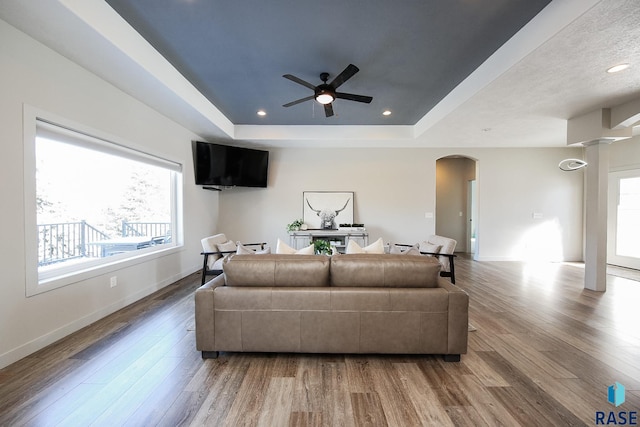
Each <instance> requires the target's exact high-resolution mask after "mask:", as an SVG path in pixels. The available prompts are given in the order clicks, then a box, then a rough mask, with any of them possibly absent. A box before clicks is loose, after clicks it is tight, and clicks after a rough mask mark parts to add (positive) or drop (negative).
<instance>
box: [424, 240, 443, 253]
mask: <svg viewBox="0 0 640 427" xmlns="http://www.w3.org/2000/svg"><path fill="white" fill-rule="evenodd" d="M440 249H442V245H436V244H435V243H429V242H422V243H420V252H433V253H435V254H438V253H440ZM431 256H433V255H431Z"/></svg>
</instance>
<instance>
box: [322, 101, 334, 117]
mask: <svg viewBox="0 0 640 427" xmlns="http://www.w3.org/2000/svg"><path fill="white" fill-rule="evenodd" d="M324 115H325V116H327V117H331V116H333V106H332V105H331V103H328V104H324Z"/></svg>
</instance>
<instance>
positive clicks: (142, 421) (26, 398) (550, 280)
mask: <svg viewBox="0 0 640 427" xmlns="http://www.w3.org/2000/svg"><path fill="white" fill-rule="evenodd" d="M456 263H457V265H456V270H457V274H456V276H457V283H458V285H459V286H460V287H462V288H463V289H465V290H466V291H467V292H468V293H469V295H470V298H471V303H470V321H471V324H472V325H473V326H474V327H475V328H476V331H475V332H470V334H469V353H468V354H466V355H463V356H462V361H461V362H460V363H446V362H444V361H443V360H442V359H441V357H436V356H379V355H306V354H305V355H297V354H238V353H223V354H221V356H220V357H219V358H218V359H216V360H202V359H201V357H200V353H199V352H197V351H196V350H195V343H194V331H193V330H194V321H193V307H194V302H193V292H194V290H195V289H196V288H197V287H198V284H199V281H200V279H199V276H198V275H197V274H194V275H191V276H189V277H187V278H185V279H183V280H181V281H179V282H177V283H176V284H174V285H172V286H169V287H167V288H165V289H163V290H161V291H159V292H157V293H155V294H153V295H151V296H149V297H147V298H145V299H144V300H142V301H140V302H138V303H135V304H133V305H131V306H129V307H127V308H125V309H123V310H120V311H119V312H117V313H114V314H113V315H111V316H109V317H107V318H105V319H103V320H101V321H99V322H97V323H95V324H93V325H91V326H89V327H87V328H85V329H83V330H81V331H79V332H77V333H75V334H73V335H71V336H69V337H67V338H65V339H63V340H61V341H59V342H57V343H55V344H53V345H51V346H49V347H47V348H46V349H43V350H42V351H39V352H37V353H35V354H33V355H31V356H29V357H27V358H25V359H23V360H21V361H19V362H17V363H15V364H13V365H11V366H9V367H7V368H5V369H3V370H0V426H17V425H29V426H41V425H42V426H44V425H67V426H88V425H97V426H101V425H104V426H153V425H162V426H177V425H207V426H218V425H228V426H237V425H261V426H308V425H309V426H365V425H367V426H385V425H390V426H418V425H432V426H451V425H457V426H483V425H487V426H496V425H504V426H518V425H522V426H538V425H539V426H555V425H594V424H595V418H594V417H595V412H596V411H606V412H608V411H610V410H615V411H616V412H617V411H639V410H640V282H636V281H632V280H627V279H623V278H618V277H614V276H608V291H607V292H606V293H595V292H590V291H585V290H583V288H582V282H583V275H584V269H583V266H582V265H580V264H537V265H534V264H523V263H517V262H474V261H471V260H469V259H468V258H466V257H464V256H463V257H460V258H459V259H458V260H457V261H456ZM615 381H617V382H620V383H622V384H623V385H624V386H625V387H626V391H627V392H626V402H625V403H624V404H623V405H622V406H620V407H618V408H614V407H613V406H611V405H610V404H609V403H608V402H607V387H608V386H609V385H611V384H613V383H614V382H615Z"/></svg>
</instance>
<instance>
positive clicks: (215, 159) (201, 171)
mask: <svg viewBox="0 0 640 427" xmlns="http://www.w3.org/2000/svg"><path fill="white" fill-rule="evenodd" d="M193 163H194V169H195V175H196V185H217V186H221V187H263V188H264V187H266V186H267V174H268V168H269V152H268V151H264V150H254V149H251V148H242V147H232V146H230V145H222V144H212V143H209V142H200V141H194V142H193Z"/></svg>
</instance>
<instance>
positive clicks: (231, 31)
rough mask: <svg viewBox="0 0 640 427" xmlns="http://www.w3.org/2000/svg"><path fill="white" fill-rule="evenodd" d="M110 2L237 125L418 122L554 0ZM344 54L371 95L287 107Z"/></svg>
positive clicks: (351, 86) (353, 89) (339, 65)
mask: <svg viewBox="0 0 640 427" xmlns="http://www.w3.org/2000/svg"><path fill="white" fill-rule="evenodd" d="M107 2H108V3H109V4H110V5H111V6H112V7H113V8H114V9H115V10H116V11H117V12H118V13H119V14H120V15H121V16H122V17H123V18H124V19H125V20H126V21H127V22H128V23H129V24H131V26H132V27H133V28H135V29H136V31H138V32H139V33H140V34H141V35H142V36H143V37H144V38H145V39H146V40H147V41H148V42H149V43H150V44H151V45H153V46H154V47H155V48H156V49H157V50H158V51H159V52H160V53H161V54H162V55H163V56H164V57H165V58H167V60H169V62H170V63H172V64H173V65H174V66H175V67H176V68H177V69H178V70H179V71H180V72H181V73H182V74H183V75H184V76H185V77H187V79H188V80H189V81H191V82H192V83H193V84H194V86H195V87H196V88H198V90H200V92H202V93H203V94H204V95H205V96H206V97H207V98H208V99H209V100H210V101H211V102H212V103H213V104H215V105H216V106H217V107H218V108H219V109H220V110H221V111H222V113H223V114H224V115H225V116H227V117H228V118H229V120H231V122H233V123H234V124H270V125H313V124H333V125H340V124H348V125H356V124H357V125H379V124H385V125H414V124H415V123H416V122H417V121H418V120H419V119H420V118H421V117H423V116H424V115H425V114H426V113H427V112H428V111H429V110H431V109H432V108H433V107H434V106H435V105H436V104H437V103H438V102H439V101H440V100H441V99H442V98H443V97H444V96H445V95H446V94H447V93H449V92H450V91H451V90H452V89H453V88H454V87H455V86H456V85H458V84H459V83H460V82H461V81H462V80H464V79H465V78H466V77H467V76H468V75H469V74H471V72H473V71H474V70H475V69H476V68H477V67H478V66H479V65H480V64H482V63H483V62H484V61H485V60H486V59H487V58H488V57H489V56H490V55H491V54H493V53H494V52H495V51H496V50H497V49H498V48H499V47H500V46H501V45H502V44H504V43H505V42H506V41H507V40H509V39H510V38H511V37H512V36H513V35H514V34H515V33H516V32H517V31H518V30H520V29H521V28H522V27H523V26H524V25H525V24H526V23H527V22H528V21H529V20H531V19H532V18H533V17H534V16H535V15H536V14H537V13H538V12H539V11H540V10H541V9H542V8H544V7H545V6H546V5H547V3H549V0H492V1H489V2H486V1H477V0H448V1H440V0H430V1H425V0H409V1H402V2H398V1H397V0H376V1H369V2H364V1H348V2H345V1H343V0H324V1H322V2H317V1H316V2H310V1H298V2H296V1H291V0H270V1H264V0H245V1H236V0H218V1H204V0H199V1H196V0H194V1H185V0H182V1H177V0H107ZM349 63H353V64H355V65H356V66H357V67H359V68H360V72H359V73H358V74H356V75H355V76H354V77H353V78H352V79H351V80H349V81H348V82H346V83H345V84H344V85H343V86H342V87H341V88H340V91H341V92H348V93H355V94H362V95H368V96H372V97H373V102H372V103H371V104H368V105H367V104H362V103H356V102H352V101H345V100H336V101H335V102H334V105H333V108H334V111H335V113H336V115H335V116H334V117H331V118H326V117H325V115H324V110H323V109H322V106H320V105H318V104H317V103H315V102H313V101H308V102H305V103H302V104H299V105H296V106H292V107H289V108H283V107H282V105H283V104H285V103H287V102H289V101H294V100H296V99H299V98H303V97H306V96H309V95H311V94H312V91H311V90H310V89H308V88H305V87H304V86H300V85H297V84H295V83H293V82H291V81H289V80H285V79H283V78H282V75H283V74H293V75H295V76H297V77H299V78H301V79H303V80H306V81H307V82H309V83H312V84H313V85H318V84H320V83H321V81H320V78H319V75H320V73H321V72H328V73H329V74H330V75H331V77H330V80H331V78H333V77H335V75H337V74H338V73H340V72H341V71H342V70H343V69H344V68H345V67H346V66H347V65H348V64H349ZM259 109H262V110H265V111H266V112H267V116H266V117H258V116H257V115H256V112H257V110H259ZM385 109H389V110H391V111H392V115H391V116H389V117H384V116H382V114H381V113H382V111H383V110H385Z"/></svg>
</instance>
